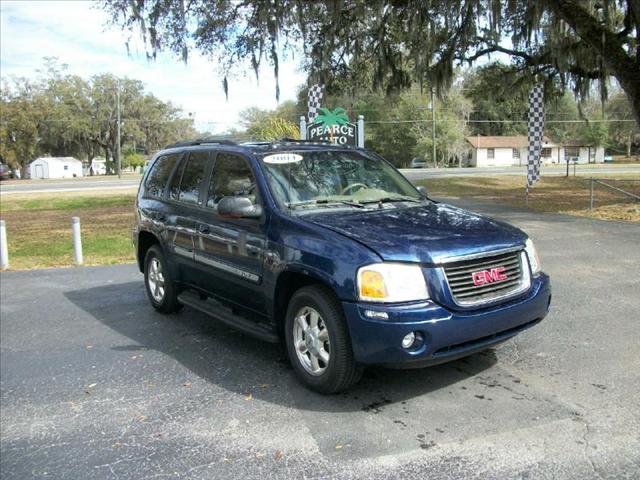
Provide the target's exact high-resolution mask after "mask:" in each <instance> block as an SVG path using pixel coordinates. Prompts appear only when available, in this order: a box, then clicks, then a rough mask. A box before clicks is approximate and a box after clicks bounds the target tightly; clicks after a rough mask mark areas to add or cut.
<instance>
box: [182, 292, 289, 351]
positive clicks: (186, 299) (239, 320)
mask: <svg viewBox="0 0 640 480" xmlns="http://www.w3.org/2000/svg"><path fill="white" fill-rule="evenodd" d="M178 301H179V302H180V303H182V304H184V305H188V306H189V307H191V308H194V309H196V310H198V311H199V312H202V313H204V314H205V315H209V316H210V317H213V318H215V319H216V320H219V321H220V322H222V323H224V324H225V325H228V326H230V327H232V328H235V329H237V330H241V331H242V332H244V333H247V334H248V335H251V336H252V337H256V338H259V339H260V340H264V341H266V342H271V343H278V342H279V341H280V338H279V337H278V335H276V334H275V332H273V331H272V330H269V328H267V327H263V326H261V325H260V324H259V323H256V322H252V321H251V320H248V319H246V318H244V317H241V316H239V315H235V314H234V313H232V312H231V310H230V309H229V308H226V307H225V306H224V305H222V304H221V303H220V302H216V301H215V300H212V299H209V300H206V299H205V300H202V298H201V297H200V294H199V293H197V292H194V291H191V290H185V291H184V292H182V293H181V294H180V295H178Z"/></svg>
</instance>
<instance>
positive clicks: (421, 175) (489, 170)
mask: <svg viewBox="0 0 640 480" xmlns="http://www.w3.org/2000/svg"><path fill="white" fill-rule="evenodd" d="M400 171H401V172H402V173H403V174H404V176H405V177H407V178H408V179H409V180H422V179H425V178H435V177H491V176H503V175H522V176H525V175H526V174H527V167H526V166H523V167H477V168H403V169H400ZM576 173H577V174H578V175H588V176H593V177H597V176H598V175H605V174H606V175H615V174H619V173H627V174H628V173H637V174H640V164H632V165H617V166H610V165H597V166H593V165H578V166H577V167H576ZM565 174H566V169H565V168H563V167H554V166H543V169H542V175H553V176H562V175H565ZM570 174H571V175H573V167H571V168H570Z"/></svg>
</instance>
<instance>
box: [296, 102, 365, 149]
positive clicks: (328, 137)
mask: <svg viewBox="0 0 640 480" xmlns="http://www.w3.org/2000/svg"><path fill="white" fill-rule="evenodd" d="M319 111H320V112H321V113H319V114H318V115H317V116H316V117H315V121H314V122H313V123H312V124H310V125H309V126H308V127H307V139H308V140H312V141H324V142H331V143H335V144H336V145H353V146H356V145H357V142H358V128H357V126H356V125H355V124H354V123H350V122H349V117H348V116H347V112H346V111H345V109H344V108H336V109H335V110H333V111H331V110H329V109H327V108H320V109H319Z"/></svg>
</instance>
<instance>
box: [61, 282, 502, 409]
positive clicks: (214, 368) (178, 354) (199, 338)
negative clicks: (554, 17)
mask: <svg viewBox="0 0 640 480" xmlns="http://www.w3.org/2000/svg"><path fill="white" fill-rule="evenodd" d="M65 296H66V297H67V298H68V299H69V300H70V301H71V302H73V303H74V304H75V305H77V306H78V307H80V308H81V309H82V310H84V311H85V312H87V313H88V314H89V315H91V316H92V317H93V318H95V319H96V320H98V321H99V322H101V323H102V324H104V325H106V326H107V327H109V328H110V329H112V330H114V331H116V332H117V333H119V334H121V335H123V336H125V337H127V338H129V339H130V340H131V342H133V343H127V344H124V345H114V346H107V345H103V347H104V348H106V349H108V348H110V349H111V350H113V351H114V352H126V354H127V355H129V354H130V353H131V352H138V351H145V350H147V351H148V350H152V351H158V352H161V353H163V354H164V355H166V356H168V357H170V358H173V359H175V360H176V361H177V362H179V363H180V364H182V365H183V366H184V367H186V368H187V369H189V370H190V371H191V372H193V373H194V374H196V375H198V376H199V377H201V378H203V379H204V380H206V381H208V382H211V383H212V384H216V385H218V386H220V387H222V388H224V389H226V390H228V391H231V392H235V393H238V394H241V395H247V394H249V393H251V395H252V396H253V398H256V399H260V400H264V401H268V402H272V403H275V404H279V405H283V406H291V407H295V408H299V409H304V410H311V411H330V412H349V411H357V410H363V411H371V412H373V413H377V412H378V411H379V410H380V408H382V407H384V406H386V405H389V404H394V403H398V402H403V401H405V400H408V399H411V398H414V397H417V396H420V395H424V394H427V393H429V392H432V391H436V390H439V389H443V388H447V387H449V386H451V385H453V384H455V383H456V382H458V381H461V380H464V379H466V378H468V377H469V376H474V375H476V374H478V373H480V372H482V371H484V370H486V369H488V368H490V367H492V366H493V365H494V364H495V363H496V358H495V354H494V352H493V351H492V350H488V351H485V352H482V353H480V354H476V355H472V356H470V357H467V358H463V359H461V360H458V361H455V362H451V363H448V364H444V365H439V366H435V367H431V368H426V369H419V370H390V369H384V368H379V367H370V368H368V369H367V370H366V371H365V374H364V377H363V379H362V381H361V382H360V383H359V384H358V385H357V386H355V387H354V388H352V389H350V390H349V391H348V392H345V393H342V394H339V395H331V396H323V395H319V394H316V393H314V392H312V391H309V390H307V389H306V388H304V387H303V386H302V385H301V384H300V383H298V381H297V380H296V378H295V376H294V373H293V370H292V369H291V366H290V365H289V362H288V359H287V358H286V352H285V349H284V347H283V346H281V345H273V344H269V343H265V342H261V341H260V340H256V339H253V338H251V337H248V336H246V335H244V334H243V333H241V332H238V331H235V330H234V329H231V328H229V327H227V326H225V325H223V324H221V323H218V322H216V321H215V320H213V319H211V318H209V317H207V316H205V315H203V314H200V313H199V312H196V311H194V310H191V309H189V308H188V307H185V308H184V309H183V310H182V311H181V312H180V313H177V314H171V315H162V314H159V313H157V312H156V311H154V310H153V309H152V308H151V306H150V305H149V302H148V300H147V297H146V294H145V291H144V286H143V282H142V279H141V280H140V282H129V283H122V284H107V285H104V286H101V287H94V288H87V289H82V290H73V291H69V292H66V293H65ZM96 346H97V345H96ZM156 368H157V367H156Z"/></svg>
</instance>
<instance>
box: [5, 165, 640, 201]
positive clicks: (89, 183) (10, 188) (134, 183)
mask: <svg viewBox="0 0 640 480" xmlns="http://www.w3.org/2000/svg"><path fill="white" fill-rule="evenodd" d="M400 171H401V172H402V173H403V174H404V175H405V176H406V177H407V178H408V179H409V180H422V179H425V178H436V177H471V176H502V175H526V174H527V171H526V168H525V167H522V168H520V167H479V168H420V169H415V168H413V169H410V168H407V169H401V170H400ZM572 173H573V170H572ZM578 173H579V174H580V175H590V176H597V175H603V174H607V175H612V174H617V173H638V174H640V165H622V166H615V167H613V166H608V165H599V166H595V167H594V166H588V165H585V166H579V167H578ZM564 174H565V170H564V169H563V168H558V167H545V169H544V170H543V175H564ZM139 183H140V178H139V177H135V178H123V179H122V180H118V179H116V178H115V177H114V178H113V179H108V180H107V179H104V178H103V179H95V178H78V179H74V180H71V179H68V180H46V181H37V180H30V181H21V182H17V181H15V182H14V181H12V182H2V183H0V193H2V194H3V195H7V194H17V193H56V192H70V191H84V190H88V191H91V190H108V189H111V190H131V191H134V190H135V189H137V188H138V184H139Z"/></svg>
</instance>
